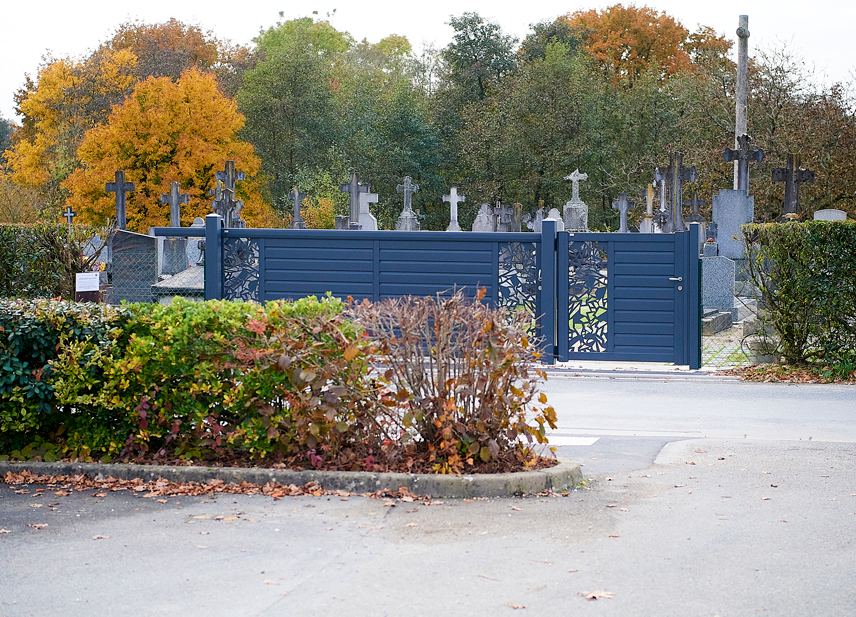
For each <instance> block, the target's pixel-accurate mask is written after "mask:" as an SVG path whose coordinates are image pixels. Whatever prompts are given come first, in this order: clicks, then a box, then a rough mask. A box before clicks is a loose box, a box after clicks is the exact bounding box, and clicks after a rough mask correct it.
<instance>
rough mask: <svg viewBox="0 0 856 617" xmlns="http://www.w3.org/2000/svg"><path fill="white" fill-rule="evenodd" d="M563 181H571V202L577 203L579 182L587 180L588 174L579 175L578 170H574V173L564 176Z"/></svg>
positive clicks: (578, 199)
mask: <svg viewBox="0 0 856 617" xmlns="http://www.w3.org/2000/svg"><path fill="white" fill-rule="evenodd" d="M565 180H570V181H571V202H572V203H577V202H578V201H580V180H588V174H581V173H580V170H579V169H575V170H574V173H572V174H570V175H569V176H565Z"/></svg>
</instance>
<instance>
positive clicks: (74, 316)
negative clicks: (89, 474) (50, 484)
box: [0, 300, 128, 448]
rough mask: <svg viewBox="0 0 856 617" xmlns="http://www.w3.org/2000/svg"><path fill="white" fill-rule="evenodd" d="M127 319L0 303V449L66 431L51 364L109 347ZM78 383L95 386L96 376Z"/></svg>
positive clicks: (84, 309)
mask: <svg viewBox="0 0 856 617" xmlns="http://www.w3.org/2000/svg"><path fill="white" fill-rule="evenodd" d="M127 316H128V312H127V310H126V309H123V308H114V307H110V306H106V305H100V304H91V303H75V302H65V301H56V300H11V301H10V300H2V301H0V447H3V448H17V447H20V446H22V445H23V443H22V442H27V443H29V442H30V441H31V440H32V438H34V437H37V436H38V437H41V438H46V437H48V436H49V435H50V434H52V433H54V432H55V431H57V430H60V429H61V428H62V427H63V426H64V424H65V422H66V420H67V416H68V410H67V409H64V408H63V406H62V404H61V403H60V402H59V401H57V399H56V397H55V392H54V377H55V375H54V366H53V364H52V363H53V361H55V360H56V359H57V358H58V357H60V356H61V355H62V354H63V353H65V351H66V350H67V349H69V348H71V347H75V346H78V345H82V344H86V345H87V346H88V347H89V348H91V349H93V350H95V349H99V348H101V347H103V346H105V345H107V344H108V342H109V341H110V340H111V336H112V333H113V332H114V331H116V330H121V328H122V326H123V324H124V323H125V320H126V319H127ZM81 379H82V380H86V379H90V380H94V381H92V383H95V384H97V376H93V375H86V376H84V375H81Z"/></svg>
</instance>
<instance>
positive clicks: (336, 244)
mask: <svg viewBox="0 0 856 617" xmlns="http://www.w3.org/2000/svg"><path fill="white" fill-rule="evenodd" d="M154 233H155V235H158V236H173V235H182V236H189V235H195V234H199V235H201V234H202V233H203V230H202V229H199V230H198V231H196V230H194V232H190V230H187V229H178V230H176V229H174V228H156V229H155V230H154ZM204 235H205V266H204V267H205V297H206V299H211V298H225V299H243V300H256V301H260V302H264V301H267V300H273V299H279V298H300V297H304V296H307V295H316V296H323V295H324V294H325V293H327V292H330V293H332V294H333V295H334V296H338V297H345V296H351V297H353V298H355V299H357V300H360V299H363V298H368V299H369V300H373V301H377V300H382V299H385V298H391V297H400V296H405V295H418V296H426V295H436V294H438V293H443V292H446V291H448V290H450V289H453V288H458V289H461V288H463V289H464V290H465V291H467V292H468V293H469V294H470V295H472V294H474V293H475V291H476V289H478V288H482V287H483V288H484V289H485V300H486V301H487V302H489V303H491V304H494V305H496V306H503V307H506V308H508V309H510V310H519V309H524V310H527V311H529V312H531V313H532V314H534V315H537V316H539V320H538V327H539V332H538V334H539V336H540V337H541V338H542V340H543V341H544V347H545V354H544V360H545V361H546V362H548V363H553V362H555V361H560V362H563V361H568V360H609V361H619V362H644V361H650V362H672V363H674V364H678V365H689V366H690V368H699V367H700V365H701V330H700V300H701V298H700V295H701V294H700V278H701V277H700V264H699V255H698V253H699V251H698V247H699V227H698V225H691V226H690V231H687V232H680V233H672V234H638V233H572V232H566V231H557V229H556V221H552V220H549V219H548V220H545V221H544V222H543V226H542V232H541V234H533V233H454V232H394V231H344V230H343V231H331V230H295V229H224V228H223V223H222V219H221V218H220V217H219V216H218V215H215V214H211V215H208V217H207V218H206V226H205V229H204Z"/></svg>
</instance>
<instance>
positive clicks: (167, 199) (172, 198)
mask: <svg viewBox="0 0 856 617" xmlns="http://www.w3.org/2000/svg"><path fill="white" fill-rule="evenodd" d="M189 198H190V195H188V194H187V193H182V192H181V183H179V182H170V183H169V193H161V198H160V202H161V203H162V204H169V226H170V227H181V204H186V203H188V199H189Z"/></svg>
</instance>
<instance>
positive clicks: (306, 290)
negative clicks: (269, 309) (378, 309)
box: [267, 280, 372, 298]
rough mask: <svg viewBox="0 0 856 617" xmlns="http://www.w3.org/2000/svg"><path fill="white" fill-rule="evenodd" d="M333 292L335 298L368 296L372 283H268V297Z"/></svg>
mask: <svg viewBox="0 0 856 617" xmlns="http://www.w3.org/2000/svg"><path fill="white" fill-rule="evenodd" d="M328 291H329V292H332V293H333V295H334V296H339V297H342V296H348V295H350V296H355V295H357V294H365V295H367V296H369V295H371V293H372V284H371V283H354V282H347V283H341V282H299V281H271V280H268V281H267V295H268V296H271V295H274V296H277V297H279V294H291V295H292V296H295V297H301V298H302V297H303V296H312V295H314V296H323V295H324V294H325V293H327V292H328Z"/></svg>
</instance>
